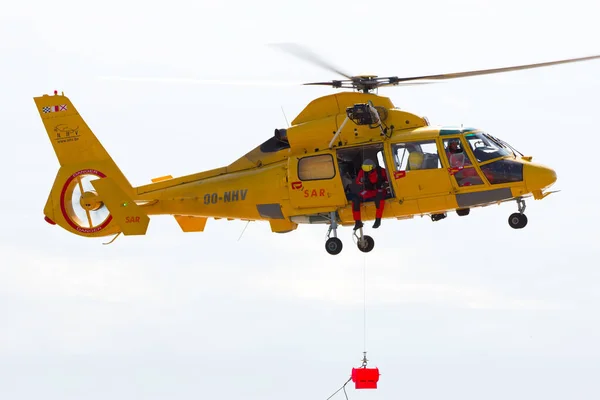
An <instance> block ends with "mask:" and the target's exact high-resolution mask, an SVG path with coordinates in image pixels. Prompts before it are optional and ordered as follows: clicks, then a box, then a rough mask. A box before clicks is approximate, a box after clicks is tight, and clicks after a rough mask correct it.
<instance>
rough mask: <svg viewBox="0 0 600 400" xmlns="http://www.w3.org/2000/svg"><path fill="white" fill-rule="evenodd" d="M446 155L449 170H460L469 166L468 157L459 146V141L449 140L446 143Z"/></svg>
mask: <svg viewBox="0 0 600 400" xmlns="http://www.w3.org/2000/svg"><path fill="white" fill-rule="evenodd" d="M447 155H448V162H449V163H450V167H451V168H461V167H464V166H465V165H471V162H470V161H469V157H468V156H467V155H466V154H465V152H464V151H463V149H462V147H461V145H460V139H451V140H450V141H448V149H447Z"/></svg>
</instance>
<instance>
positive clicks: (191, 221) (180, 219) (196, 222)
mask: <svg viewBox="0 0 600 400" xmlns="http://www.w3.org/2000/svg"><path fill="white" fill-rule="evenodd" d="M175 220H176V221H177V223H178V224H179V226H180V227H181V230H182V231H184V232H204V227H205V226H206V220H207V218H206V217H194V216H191V215H175Z"/></svg>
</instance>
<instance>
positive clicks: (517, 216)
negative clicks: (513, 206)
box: [508, 213, 527, 229]
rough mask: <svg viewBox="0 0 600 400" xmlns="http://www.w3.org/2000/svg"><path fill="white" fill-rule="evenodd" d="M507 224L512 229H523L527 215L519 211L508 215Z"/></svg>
mask: <svg viewBox="0 0 600 400" xmlns="http://www.w3.org/2000/svg"><path fill="white" fill-rule="evenodd" d="M508 224H509V225H510V227H511V228H513V229H523V228H525V226H526V225H527V216H526V215H525V214H521V213H514V214H511V215H510V217H508Z"/></svg>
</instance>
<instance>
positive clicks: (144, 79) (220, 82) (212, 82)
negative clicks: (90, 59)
mask: <svg viewBox="0 0 600 400" xmlns="http://www.w3.org/2000/svg"><path fill="white" fill-rule="evenodd" d="M97 78H98V79H103V80H113V81H114V80H116V81H129V82H162V83H189V84H197V85H231V86H299V85H302V82H290V81H223V80H208V79H193V78H166V77H165V78H160V77H138V76H98V77H97Z"/></svg>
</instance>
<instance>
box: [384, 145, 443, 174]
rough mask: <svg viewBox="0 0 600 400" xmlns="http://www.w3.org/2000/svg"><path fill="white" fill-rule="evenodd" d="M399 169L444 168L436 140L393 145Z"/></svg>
mask: <svg viewBox="0 0 600 400" xmlns="http://www.w3.org/2000/svg"><path fill="white" fill-rule="evenodd" d="M392 154H393V155H394V160H395V163H396V170H397V171H414V170H421V169H437V168H442V164H441V162H440V156H439V154H438V150H437V145H436V143H435V140H426V141H420V142H407V143H397V144H393V145H392Z"/></svg>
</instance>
